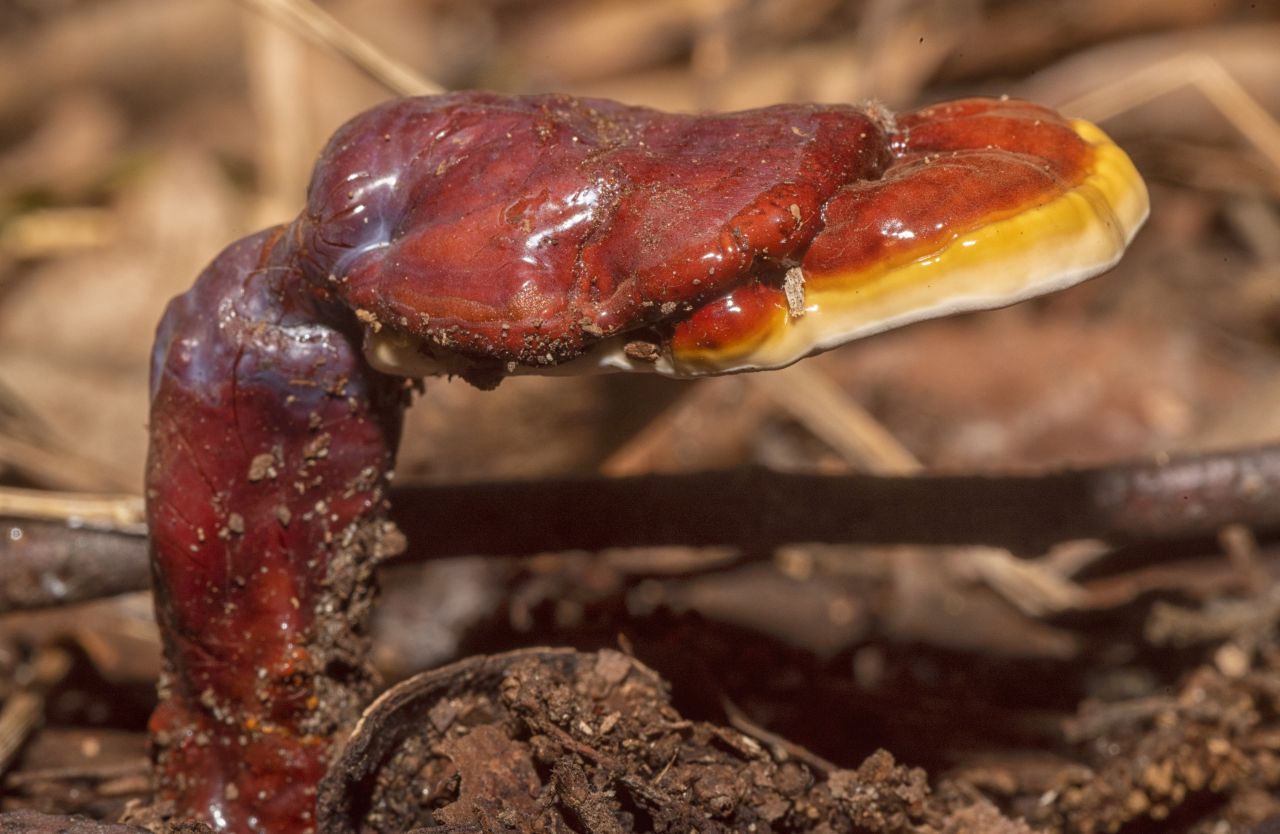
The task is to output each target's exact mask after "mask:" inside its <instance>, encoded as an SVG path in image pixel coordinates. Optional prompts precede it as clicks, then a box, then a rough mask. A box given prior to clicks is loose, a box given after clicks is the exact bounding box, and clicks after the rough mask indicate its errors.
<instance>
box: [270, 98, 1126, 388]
mask: <svg viewBox="0 0 1280 834" xmlns="http://www.w3.org/2000/svg"><path fill="white" fill-rule="evenodd" d="M1146 212H1147V198H1146V192H1145V188H1144V186H1143V184H1142V180H1141V178H1140V177H1139V176H1138V175H1137V173H1136V171H1135V170H1134V169H1133V167H1132V164H1131V163H1130V162H1129V160H1128V158H1127V157H1126V156H1125V155H1124V153H1123V152H1122V151H1120V150H1119V149H1118V148H1117V147H1116V146H1115V145H1113V144H1112V143H1111V142H1110V141H1109V140H1108V139H1107V138H1106V137H1105V136H1104V135H1103V134H1102V133H1101V132H1100V131H1098V129H1097V128H1095V127H1093V126H1092V125H1089V124H1088V123H1085V122H1071V121H1067V120H1065V119H1063V118H1061V117H1060V116H1058V115H1056V114H1055V113H1053V112H1052V111H1050V110H1047V109H1045V108H1042V107H1038V106H1035V105H1031V104H1027V103H1023V102H1017V101H1009V100H989V99H973V100H966V101H959V102H952V103H949V104H945V105H940V106H937V107H929V108H924V109H921V110H917V111H914V112H911V113H907V114H905V115H902V116H900V117H898V118H897V119H896V120H895V119H894V118H893V117H892V116H890V115H889V114H888V113H886V112H884V111H881V110H879V109H878V108H871V109H870V110H860V109H856V108H853V107H844V106H816V105H784V106H778V107H771V108H765V109H762V110H754V111H745V112H741V113H730V114H724V115H713V116H690V115H673V114H667V113H660V112H657V111H654V110H648V109H645V108H639V107H627V106H624V105H620V104H617V103H614V102H610V101H603V100H591V99H573V98H569V97H564V96H531V97H516V98H509V97H501V96H495V95H490V94H480V93H463V94H457V95H450V96H441V97H432V98H417V99H404V100H399V101H394V102H391V103H389V104H387V105H384V106H382V107H379V108H376V109H374V110H372V111H369V112H367V113H365V114H363V115H361V116H359V117H357V118H356V119H354V120H352V121H351V122H349V123H348V124H347V125H346V126H345V127H343V128H342V129H341V130H340V131H339V132H338V133H337V134H336V135H335V137H334V138H333V140H332V141H331V142H330V144H329V147H328V149H327V150H326V152H325V153H324V155H323V157H322V159H321V162H320V164H319V165H318V167H317V170H316V176H315V178H314V179H313V181H312V185H311V189H310V193H309V197H308V204H307V211H306V212H305V213H304V215H303V216H302V217H301V218H300V219H299V220H298V221H297V222H296V223H295V226H294V229H293V234H294V235H295V237H296V239H297V240H298V243H299V246H298V250H299V251H300V252H304V253H306V254H305V256H304V258H303V269H304V271H305V272H306V274H307V275H308V277H309V278H310V279H311V280H312V281H313V282H316V283H318V284H321V285H325V286H329V287H331V288H332V289H333V291H334V292H336V293H337V295H338V296H339V297H341V298H342V299H343V301H344V302H345V303H346V304H348V305H349V306H351V307H352V308H354V309H355V310H356V312H357V315H358V316H359V317H360V318H361V320H362V321H364V322H365V324H366V325H367V327H368V330H369V335H370V340H369V346H368V352H369V355H370V359H371V360H372V361H373V362H374V364H375V365H377V366H378V367H380V368H382V369H383V370H387V371H391V372H398V373H404V374H407V375H421V374H423V373H431V372H442V371H444V372H448V371H456V370H463V369H467V368H474V367H476V366H480V367H485V366H490V367H493V368H494V369H495V370H498V371H499V372H516V371H519V370H521V369H526V370H527V369H534V370H537V369H544V370H550V368H549V366H555V365H559V364H561V363H564V362H567V361H569V360H573V359H576V358H578V357H581V356H583V355H584V354H589V355H590V356H589V358H587V359H586V360H584V361H580V362H578V363H575V368H580V367H581V366H582V365H584V364H587V363H590V364H595V365H601V366H605V367H612V368H618V369H640V370H657V371H659V372H663V373H667V374H670V375H675V376H686V375H698V374H703V373H718V372H725V371H736V370H748V369H754V368H762V367H776V366H780V365H785V364H789V363H790V362H794V361H795V360H797V359H799V358H801V357H803V356H805V355H808V354H810V353H813V352H816V351H818V350H823V349H826V348H829V347H833V346H835V345H837V344H841V343H843V342H845V341H849V340H850V339H853V338H857V337H859V336H863V335H867V334H869V333H874V332H878V331H880V330H885V329H888V328H890V327H894V326H898V325H901V324H905V323H907V322H910V321H916V320H919V319H922V318H927V317H931V316H936V315H942V314H945V313H949V312H955V311H959V310H968V309H978V308H985V307H993V306H1000V305H1004V304H1008V303H1011V302H1013V301H1018V300H1021V299H1023V298H1027V297H1030V296H1032V295H1037V294H1040V293H1043V292H1048V291H1051V290H1055V289H1059V288H1062V287H1065V286H1068V285H1070V284H1072V283H1075V282H1077V281H1080V280H1083V279H1084V278H1087V277H1090V276H1092V275H1095V274H1097V273H1099V272H1102V271H1104V270H1106V269H1107V268H1109V267H1110V266H1111V265H1112V264H1114V262H1115V261H1116V260H1117V259H1118V258H1119V256H1120V254H1121V253H1122V252H1123V250H1124V247H1125V246H1126V245H1127V243H1128V241H1129V240H1130V239H1131V238H1132V236H1133V234H1134V233H1135V232H1136V231H1137V229H1138V228H1139V226H1140V225H1141V223H1142V221H1143V219H1144V218H1145V216H1146ZM637 331H641V332H640V333H639V335H637V333H636V332H637ZM637 340H639V342H640V343H641V344H642V345H643V346H644V347H643V349H640V350H636V349H635V347H636V345H635V344H634V342H636V341H637ZM628 343H633V344H632V345H631V348H632V349H630V350H628V349H627V347H628Z"/></svg>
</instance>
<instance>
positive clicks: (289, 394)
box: [147, 229, 405, 832]
mask: <svg viewBox="0 0 1280 834" xmlns="http://www.w3.org/2000/svg"><path fill="white" fill-rule="evenodd" d="M292 261H293V255H292V253H291V251H290V250H289V247H288V244H287V237H286V236H284V235H283V234H282V233H281V230H280V229H273V230H268V231H265V232H261V233H259V234H256V235H253V236H252V237H249V238H246V239H245V240H242V241H240V242H239V243H236V244H233V245H232V246H231V247H229V248H228V249H227V250H226V251H224V252H223V253H222V254H221V255H220V256H219V257H218V258H217V259H216V260H215V261H214V262H213V263H212V264H211V265H210V266H209V267H208V268H207V269H206V270H205V272H204V273H203V274H202V275H201V276H200V278H199V280H198V281H197V282H196V284H195V286H194V287H193V288H192V289H191V290H190V291H189V292H187V293H186V294H185V295H182V296H180V297H178V298H177V299H175V300H174V301H173V302H172V303H171V304H170V305H169V308H168V310H167V312H166V314H165V317H164V319H163V321H162V323H161V325H160V329H159V334H158V338H157V343H156V348H155V353H154V357H153V368H152V410H151V451H150V457H149V460H148V490H147V516H148V522H149V524H150V527H151V533H152V538H151V553H152V572H153V577H154V583H155V589H156V610H157V617H158V619H159V623H160V629H161V633H162V635H163V638H164V648H165V656H166V661H167V669H166V673H165V677H164V681H163V683H162V687H161V703H160V706H159V708H158V709H157V710H156V712H155V714H154V715H153V717H152V720H151V730H152V734H153V738H154V741H155V745H156V758H157V768H156V778H157V782H158V785H157V787H158V798H159V800H160V801H161V802H162V803H171V805H172V812H173V813H174V814H175V815H176V816H178V817H187V816H195V817H197V818H200V819H203V820H206V821H208V822H210V823H212V824H213V825H215V826H216V827H217V828H219V829H223V830H228V831H236V832H240V831H246V832H247V831H298V832H301V831H306V830H309V829H310V828H311V826H312V824H313V822H312V819H311V817H312V814H313V808H314V804H315V796H314V794H315V785H316V783H317V781H318V780H319V778H320V777H321V776H322V775H323V773H324V770H325V766H326V763H327V761H328V754H329V747H330V742H331V740H332V739H333V738H334V737H335V734H336V732H337V730H338V729H339V728H341V727H343V726H346V725H349V724H351V723H353V722H354V720H355V718H357V717H358V714H359V710H360V708H361V707H363V705H364V704H365V703H366V702H367V701H368V700H369V697H370V696H371V695H372V694H373V673H372V671H371V669H370V667H369V665H368V662H367V659H366V658H367V654H368V653H367V643H368V639H367V636H366V635H367V630H366V628H365V626H366V622H367V616H368V612H369V606H370V602H371V599H372V596H373V591H374V584H373V576H372V572H373V567H374V565H375V564H376V563H377V561H378V560H379V559H380V558H381V557H382V556H384V555H388V554H390V553H392V552H395V551H397V550H398V549H399V547H400V544H399V543H400V541H401V539H400V537H399V535H398V534H397V533H395V530H394V526H393V525H391V523H390V522H388V521H386V509H387V502H386V497H385V496H386V490H387V480H388V478H389V475H390V470H391V467H392V465H393V462H394V455H395V447H396V444H397V442H398V438H399V432H400V422H401V412H402V404H403V402H404V400H405V393H404V383H403V380H400V379H397V378H393V377H388V376H385V375H383V374H380V373H378V372H376V371H373V370H372V369H370V368H369V366H368V364H367V363H366V362H365V360H364V358H363V356H362V354H361V351H360V341H361V336H360V333H359V331H358V329H357V327H356V324H355V321H354V318H353V317H352V316H351V314H350V313H349V312H347V311H346V310H345V309H344V308H341V307H338V306H335V305H333V304H332V303H331V302H330V301H329V300H328V299H326V298H324V297H323V295H322V294H320V293H318V292H317V291H315V290H313V289H312V288H311V287H310V286H309V285H307V284H306V283H305V282H303V281H301V280H299V279H298V277H297V273H296V270H295V269H294V267H293V266H292Z"/></svg>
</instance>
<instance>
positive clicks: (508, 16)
mask: <svg viewBox="0 0 1280 834" xmlns="http://www.w3.org/2000/svg"><path fill="white" fill-rule="evenodd" d="M298 8H302V9H303V10H304V12H305V10H306V9H307V8H308V6H307V5H306V4H301V3H298V2H297V0H288V1H287V2H267V0H256V2H252V3H250V2H245V3H238V2H235V0H171V2H165V3H155V2H152V0H7V2H5V3H4V4H2V5H0V39H2V40H0V43H2V44H3V54H4V55H5V59H4V62H3V67H2V68H0V480H2V481H4V482H7V483H13V484H26V485H33V486H45V487H54V488H69V489H90V490H127V491H134V492H136V491H138V490H139V489H140V484H141V473H142V459H143V455H144V446H145V434H144V430H143V425H144V423H145V421H146V384H145V379H146V360H147V353H148V350H149V343H150V339H151V335H152V331H153V327H154V324H155V322H156V321H157V320H158V318H159V315H160V311H161V309H162V307H163V305H164V303H165V302H166V300H167V299H168V298H169V297H171V296H172V295H174V294H176V293H178V292H181V291H182V290H184V289H185V288H186V287H187V286H188V285H189V284H190V282H191V281H192V280H193V279H194V276H195V275H196V274H197V272H198V271H199V269H200V268H201V267H202V266H203V264H205V263H206V262H207V261H208V260H209V259H210V258H211V257H212V256H213V255H214V254H215V253H216V252H217V251H218V250H219V249H221V248H222V247H223V246H224V245H226V244H227V243H228V242H230V241H232V240H234V239H235V238H237V237H239V236H241V235H242V234H245V233H247V232H249V231H251V230H253V229H256V228H260V227H262V226H264V225H267V224H270V223H275V222H280V221H284V220H287V219H289V218H290V217H291V216H292V215H293V214H294V213H295V212H296V211H297V210H298V208H299V207H300V205H301V201H302V196H303V192H304V189H305V185H306V180H307V177H308V175H309V169H310V165H311V161H312V160H313V158H314V156H315V154H316V152H317V150H318V149H319V147H320V146H321V145H322V143H323V142H324V140H325V139H326V138H327V136H328V135H329V134H330V133H331V132H332V130H333V129H334V128H335V127H336V126H337V125H339V124H340V123H341V122H343V121H344V120H346V119H347V118H349V117H350V116H352V115H353V114H355V113H356V112H359V111H360V110H362V109H364V108H366V107H368V106H370V105H371V104H373V103H375V102H378V101H380V100H383V99H385V98H387V97H388V96H389V95H391V94H392V91H391V89H390V88H389V85H388V84H387V83H385V82H379V81H378V80H374V78H373V77H371V75H370V74H369V73H368V72H365V71H363V70H362V69H361V68H360V67H359V65H358V64H357V63H356V62H353V60H351V57H350V56H351V54H352V53H353V52H358V49H356V48H354V47H353V46H352V39H353V35H358V36H359V37H360V38H363V39H365V41H366V42H367V43H366V44H365V45H368V46H371V47H372V48H373V49H376V50H378V51H380V52H381V53H382V57H383V58H385V59H386V60H387V62H388V63H389V64H390V65H391V68H392V70H402V71H403V72H404V73H405V75H403V76H397V75H395V74H394V73H393V72H392V73H390V74H388V73H383V78H384V79H386V78H390V79H391V80H392V84H394V82H395V81H396V80H403V78H406V77H407V78H408V79H409V80H408V81H407V82H405V83H406V84H408V85H409V86H410V87H411V86H412V84H413V83H414V82H415V81H418V82H422V81H425V82H426V83H435V84H438V85H441V86H443V87H446V88H450V89H462V88H486V89H493V90H499V91H503V92H511V93H523V92H539V91H547V90H560V91H566V92H570V93H577V94H583V95H597V96H607V97H612V98H617V99H620V100H623V101H626V102H630V103H635V104H646V105H652V106H656V107H661V108H667V109H674V110H700V109H734V108H745V107H753V106H758V105H764V104H769V103H773V102H779V101H797V100H814V101H833V102H834V101H841V102H860V101H863V100H867V99H872V98H874V99H877V100H879V101H882V102H883V103H885V104H886V105H888V106H889V107H891V108H907V107H912V106H917V105H920V104H922V103H928V102H931V101H935V100H938V99H942V98H949V97H956V96H962V95H970V94H1006V93H1007V94H1010V95H1016V96H1025V97H1028V98H1032V99H1035V100H1038V101H1041V102H1044V103H1047V104H1050V105H1054V106H1059V107H1062V108H1063V109H1064V110H1065V112H1067V113H1068V114H1069V115H1073V116H1084V117H1088V118H1093V119H1095V120H1098V121H1100V122H1101V123H1102V124H1103V125H1104V127H1105V128H1106V129H1107V130H1109V131H1110V132H1111V133H1112V134H1113V135H1114V136H1115V138H1116V139H1117V140H1118V141H1119V142H1120V143H1121V144H1122V145H1123V146H1124V147H1125V148H1126V149H1127V150H1128V151H1129V152H1130V153H1131V154H1132V155H1133V156H1134V157H1135V159H1136V160H1137V162H1138V164H1139V166H1140V167H1141V168H1142V170H1143V171H1144V173H1145V175H1146V176H1147V177H1148V179H1149V181H1150V183H1151V186H1152V190H1153V205H1154V207H1155V210H1154V213H1153V216H1152V219H1151V222H1150V223H1149V225H1148V228H1147V229H1146V231H1145V232H1143V234H1142V235H1141V237H1140V238H1139V240H1138V241H1137V243H1136V245H1135V247H1134V249H1133V251H1132V252H1131V254H1130V255H1129V256H1128V257H1127V259H1126V260H1125V261H1124V263H1123V264H1122V265H1121V266H1120V268H1119V269H1118V270H1117V271H1116V272H1114V273H1113V274H1111V275H1109V276H1108V277H1106V278H1103V279H1101V280H1098V281H1094V282H1092V283H1090V284H1087V285H1086V286H1083V287H1080V288H1078V289H1076V290H1074V291H1072V292H1070V293H1066V294H1063V295H1061V296H1058V297H1056V298H1054V299H1050V300H1046V301H1044V302H1042V303H1039V304H1036V305H1026V306H1024V307H1022V308H1018V309H1016V310H1013V311H1008V312H1003V313H996V314H990V315H983V316H974V317H970V318H968V319H962V320H950V321H945V322H939V323H936V324H932V325H925V326H921V327H915V328H910V329H908V330H906V331H902V332H899V333H895V334H891V335H889V336H886V337H884V338H880V339H874V340H871V341H869V342H866V343H862V344H858V345H855V346H851V347H850V348H848V349H846V350H843V351H839V352H837V353H836V354H835V355H832V356H830V357H827V358H825V359H823V360H819V362H815V363H811V364H812V366H813V368H812V369H814V370H818V369H820V370H821V372H822V373H823V374H824V375H825V376H827V377H828V378H830V379H831V380H833V381H834V383H835V384H836V385H837V386H838V387H839V388H840V389H841V390H842V391H843V392H845V393H846V394H847V395H848V396H850V397H852V398H854V399H856V400H857V401H859V402H860V403H861V404H862V405H863V406H864V407H866V408H868V409H870V411H871V412H872V413H873V414H875V415H876V416H877V417H878V418H879V419H880V420H881V421H882V422H884V423H885V424H886V425H887V426H889V427H890V428H891V429H892V431H893V432H894V434H895V435H897V437H898V438H899V439H900V440H901V441H902V442H903V443H904V444H906V446H907V447H908V448H909V449H910V450H912V451H913V452H914V453H915V454H916V455H917V456H918V457H919V458H921V459H922V460H923V461H924V462H925V463H926V464H928V465H930V466H935V467H948V468H958V469H964V470H972V469H975V468H980V469H982V468H993V469H1007V468H1009V467H1022V466H1033V467H1034V466H1042V465H1048V464H1056V463H1063V462H1084V461H1100V460H1109V459H1114V458H1116V457H1121V456H1124V457H1132V456H1139V455H1146V454H1149V453H1153V452H1157V451H1166V450H1176V449H1181V448H1188V447H1202V446H1214V445H1223V444H1234V443H1239V442H1247V441H1250V440H1255V439H1258V438H1262V437H1274V436H1275V435H1276V434H1277V433H1280V432H1277V431H1276V429H1277V428H1278V427H1277V426H1276V421H1277V420H1280V417H1277V416H1276V415H1277V414H1280V408H1277V407H1276V405H1277V402H1276V400H1277V397H1280V382H1277V381H1276V380H1277V379H1280V377H1277V375H1276V374H1275V373H1274V372H1273V371H1274V367H1273V363H1274V362H1275V361H1276V358H1277V354H1276V347H1277V341H1276V337H1277V335H1280V282H1277V280H1276V278H1277V272H1276V271H1277V258H1278V257H1280V221H1278V220H1277V218H1278V216H1280V214H1278V212H1277V202H1276V199H1277V195H1278V194H1280V128H1277V124H1276V121H1275V118H1274V116H1275V114H1276V113H1277V112H1280V84H1277V83H1276V79H1277V78H1280V6H1278V5H1277V4H1275V3H1273V2H1244V1H1243V0H1212V1H1211V0H1082V2H1078V3H1070V4H1061V3H1056V2H1049V1H1048V0H1043V2H1039V1H1037V0H1022V2H996V1H995V0H989V1H988V2H979V0H963V1H962V2H952V1H951V0H946V1H945V2H944V0H932V1H931V0H649V1H648V2H622V0H592V1H591V2H586V1H585V0H584V2H546V1H545V0H467V2H462V0H457V1H456V2H451V1H450V0H360V2H356V0H347V1H345V2H342V1H340V2H327V3H324V4H322V5H321V6H319V9H320V10H321V12H322V13H327V15H326V17H327V16H330V15H331V17H332V20H334V21H336V22H338V23H339V24H340V25H344V26H345V27H348V29H349V30H350V31H349V32H348V33H343V32H339V33H338V34H337V35H336V36H333V38H332V39H331V43H330V45H327V46H326V45H319V44H318V43H317V41H316V40H315V39H314V38H312V37H310V36H309V35H308V33H309V32H313V31H314V29H308V28H307V26H306V25H305V24H302V25H299V24H298V19H299V16H298V13H297V9H298ZM311 8H315V7H311ZM273 11H274V13H273ZM303 17H305V14H304V15H303ZM313 23H314V21H313ZM322 23H323V21H322ZM334 42H336V43H337V46H336V47H335V46H334V45H333V43H334ZM359 46H361V44H356V45H355V47H359ZM415 74H416V78H415ZM761 385H763V383H757V382H756V381H754V380H752V381H747V380H746V379H745V378H744V379H742V380H736V379H735V380H713V381H711V382H709V383H699V384H695V385H689V384H681V383H668V382H663V381H659V380H637V379H596V380H586V381H580V382H579V381H573V382H565V381H559V380H556V381H551V382H548V381H545V380H537V379H518V380H511V381H508V382H507V383H505V384H504V385H503V386H501V388H500V389H499V390H498V391H497V392H495V393H494V394H483V393H481V392H477V391H473V390H470V389H469V388H468V387H467V386H466V385H465V384H462V383H460V382H435V381H433V382H431V383H430V384H429V386H428V387H429V389H430V390H431V394H430V396H428V397H426V398H424V400H423V402H422V403H420V404H419V405H418V407H417V408H415V409H414V410H413V412H412V416H411V418H410V419H411V422H412V424H413V427H412V428H411V429H410V431H409V432H408V433H407V445H406V448H405V451H404V454H403V458H402V460H403V463H402V470H403V473H404V476H405V477H406V478H428V479H454V478H460V477H481V476H489V475H540V474H545V473H551V472H571V471H573V472H590V471H597V470H599V469H600V468H601V467H604V468H605V469H606V470H609V471H615V472H616V471H622V470H624V469H627V468H628V467H631V468H636V467H649V468H654V467H657V468H664V467H666V468H669V467H689V468H699V467H706V466H712V465H723V464H727V463H733V462H740V461H743V460H749V459H757V460H764V461H766V462H770V463H780V464H786V463H806V464H807V463H818V464H823V463H824V461H825V462H826V463H827V464H829V465H832V466H837V467H838V466H841V465H843V462H842V460H841V459H840V456H839V455H838V454H835V453H833V450H832V449H831V448H830V444H829V443H827V444H825V448H824V444H822V443H818V444H813V443H812V442H811V441H812V440H813V438H812V436H811V435H812V431H807V430H804V427H803V426H802V427H800V428H801V430H799V431H796V430H795V426H794V425H792V424H794V423H795V422H796V421H797V419H798V418H797V417H796V415H794V414H790V413H788V409H787V407H786V404H785V402H784V403H781V404H779V403H776V402H775V403H771V404H765V405H759V406H758V407H753V408H745V409H744V408H741V407H740V405H741V403H742V401H743V400H744V398H746V399H750V398H752V397H755V396H757V395H758V394H759V391H758V390H757V389H758V388H759V387H760V386H761ZM699 387H704V388H707V389H713V390H711V391H707V392H702V393H701V394H700V396H701V397H702V398H703V399H704V400H708V401H709V402H704V403H702V404H701V405H700V409H702V410H704V411H705V410H706V409H708V408H712V409H714V408H715V407H716V406H717V405H719V406H721V407H722V410H725V411H726V412H727V413H721V414H719V415H718V416H717V417H716V419H714V420H710V421H709V423H710V424H713V425H715V426H716V430H715V431H714V432H713V433H712V434H711V435H700V436H694V437H693V438H692V439H689V437H690V434H689V431H688V430H686V431H683V432H680V433H678V434H680V435H681V436H682V437H684V438H685V439H688V440H689V442H688V443H687V444H686V446H684V447H682V448H680V449H671V448H668V447H663V448H665V449H666V450H665V451H661V450H659V448H658V447H659V446H660V445H661V444H654V443H650V444H649V446H648V447H647V449H646V450H645V451H643V452H642V451H641V450H640V449H639V448H638V447H636V446H634V445H633V446H631V447H627V445H626V444H627V443H628V442H632V443H633V444H634V443H636V442H637V435H638V434H639V433H640V432H641V430H642V429H644V428H645V427H646V426H647V425H649V423H650V421H651V419H652V418H654V417H655V416H656V415H658V414H660V413H662V412H664V411H665V410H666V409H668V407H669V406H671V405H672V404H673V403H674V402H675V401H676V400H678V399H682V398H683V397H685V396H686V395H688V394H689V393H690V390H691V389H695V388H699ZM775 393H776V392H775ZM766 399H767V395H766ZM774 399H778V397H777V396H775V397H774ZM783 399H786V398H785V397H783ZM763 423H768V424H769V426H768V429H767V430H763V429H761V425H762V424H763ZM686 428H687V427H686ZM796 444H799V445H802V446H808V447H809V448H806V449H805V450H803V451H800V450H797V449H795V448H793V446H795V445H796ZM637 455H638V456H639V457H637ZM795 455H802V456H803V457H801V458H794V456H795ZM655 456H656V457H655ZM640 458H645V459H644V460H640ZM658 458H661V460H659V459H658ZM793 458H794V459H793Z"/></svg>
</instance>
